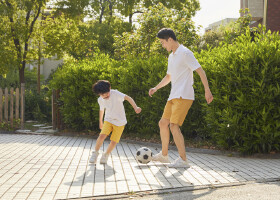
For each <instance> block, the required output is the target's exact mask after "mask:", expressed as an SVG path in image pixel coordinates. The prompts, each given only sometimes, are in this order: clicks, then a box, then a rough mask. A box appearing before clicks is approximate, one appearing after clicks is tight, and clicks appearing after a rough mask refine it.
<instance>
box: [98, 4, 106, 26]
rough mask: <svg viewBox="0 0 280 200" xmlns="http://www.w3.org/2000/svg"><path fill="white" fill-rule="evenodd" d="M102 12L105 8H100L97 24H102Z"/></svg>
mask: <svg viewBox="0 0 280 200" xmlns="http://www.w3.org/2000/svg"><path fill="white" fill-rule="evenodd" d="M104 10H105V7H104V6H102V7H101V13H100V17H99V24H102V18H103V14H104Z"/></svg>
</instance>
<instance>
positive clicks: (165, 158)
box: [152, 152, 170, 163]
mask: <svg viewBox="0 0 280 200" xmlns="http://www.w3.org/2000/svg"><path fill="white" fill-rule="evenodd" d="M152 161H159V162H162V163H170V161H169V159H168V155H167V156H164V155H162V153H161V152H159V153H158V154H156V155H154V156H153V157H152Z"/></svg>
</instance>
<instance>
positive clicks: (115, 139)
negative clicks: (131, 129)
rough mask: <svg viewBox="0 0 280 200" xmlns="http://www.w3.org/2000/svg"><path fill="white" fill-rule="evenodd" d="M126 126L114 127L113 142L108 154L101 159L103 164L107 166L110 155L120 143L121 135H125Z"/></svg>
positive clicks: (107, 151)
mask: <svg viewBox="0 0 280 200" xmlns="http://www.w3.org/2000/svg"><path fill="white" fill-rule="evenodd" d="M124 127H125V126H115V125H113V131H112V135H111V138H110V140H111V142H110V144H109V146H108V148H107V150H106V153H104V154H103V155H102V157H101V159H100V163H101V164H106V163H107V160H108V157H109V154H110V153H111V152H112V151H113V149H114V148H115V147H116V145H117V144H118V143H119V141H120V138H121V135H122V133H123V130H124Z"/></svg>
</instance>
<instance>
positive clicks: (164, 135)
mask: <svg viewBox="0 0 280 200" xmlns="http://www.w3.org/2000/svg"><path fill="white" fill-rule="evenodd" d="M159 128H160V138H161V145H162V155H163V156H166V155H167V154H168V145H169V139H170V132H169V120H168V119H164V118H161V120H160V121H159Z"/></svg>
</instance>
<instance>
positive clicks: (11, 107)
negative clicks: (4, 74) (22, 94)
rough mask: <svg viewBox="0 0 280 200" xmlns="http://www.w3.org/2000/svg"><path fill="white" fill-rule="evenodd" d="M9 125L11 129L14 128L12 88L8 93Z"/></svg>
mask: <svg viewBox="0 0 280 200" xmlns="http://www.w3.org/2000/svg"><path fill="white" fill-rule="evenodd" d="M10 123H11V127H12V128H13V127H14V88H11V93H10Z"/></svg>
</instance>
